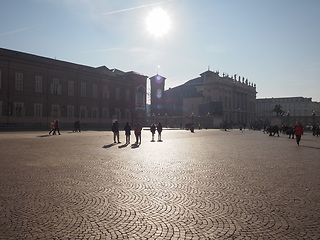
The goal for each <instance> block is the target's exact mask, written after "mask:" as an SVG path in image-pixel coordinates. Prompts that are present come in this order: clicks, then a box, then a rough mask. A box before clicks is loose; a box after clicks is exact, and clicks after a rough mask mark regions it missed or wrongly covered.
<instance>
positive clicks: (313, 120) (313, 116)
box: [312, 110, 316, 126]
mask: <svg viewBox="0 0 320 240" xmlns="http://www.w3.org/2000/svg"><path fill="white" fill-rule="evenodd" d="M315 123H316V112H315V111H314V110H312V125H313V126H314V125H315Z"/></svg>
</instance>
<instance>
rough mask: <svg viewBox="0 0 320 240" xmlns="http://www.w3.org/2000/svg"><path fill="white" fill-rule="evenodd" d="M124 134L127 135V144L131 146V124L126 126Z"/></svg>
mask: <svg viewBox="0 0 320 240" xmlns="http://www.w3.org/2000/svg"><path fill="white" fill-rule="evenodd" d="M124 132H125V135H126V144H130V135H131V126H130V124H129V122H127V123H126V125H125V126H124Z"/></svg>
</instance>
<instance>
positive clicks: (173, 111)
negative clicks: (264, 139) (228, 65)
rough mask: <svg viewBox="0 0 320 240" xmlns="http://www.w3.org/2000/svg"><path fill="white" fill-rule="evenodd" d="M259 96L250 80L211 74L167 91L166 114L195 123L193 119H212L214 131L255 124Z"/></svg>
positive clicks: (205, 74)
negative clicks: (224, 127)
mask: <svg viewBox="0 0 320 240" xmlns="http://www.w3.org/2000/svg"><path fill="white" fill-rule="evenodd" d="M256 93H257V92H256V85H255V84H253V83H249V82H248V79H244V78H242V79H241V77H238V80H237V76H236V75H234V77H229V76H228V75H225V74H223V76H220V75H219V72H213V71H210V70H208V71H206V72H204V73H201V74H200V77H198V78H195V79H192V80H190V81H188V82H186V83H185V84H183V85H180V86H177V87H175V88H170V89H169V90H167V91H165V104H164V111H165V112H166V113H167V114H168V115H169V116H183V117H184V119H186V118H191V119H192V120H191V121H192V122H194V121H193V120H194V118H208V119H209V118H210V119H212V124H211V123H210V125H213V127H219V126H220V125H221V124H231V125H234V124H236V125H238V124H248V123H251V122H253V121H254V120H255V113H256ZM210 121H211V120H210ZM202 122H203V121H202Z"/></svg>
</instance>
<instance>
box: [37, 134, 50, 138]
mask: <svg viewBox="0 0 320 240" xmlns="http://www.w3.org/2000/svg"><path fill="white" fill-rule="evenodd" d="M37 137H41V138H42V137H51V135H48V134H47V135H40V136H37Z"/></svg>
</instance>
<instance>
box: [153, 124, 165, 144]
mask: <svg viewBox="0 0 320 240" xmlns="http://www.w3.org/2000/svg"><path fill="white" fill-rule="evenodd" d="M156 130H157V131H158V141H159V142H160V141H162V140H161V133H162V124H161V122H159V123H158V125H157V126H156V124H154V123H153V124H152V125H151V127H150V131H151V133H152V140H151V142H154V135H155V133H156Z"/></svg>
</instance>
